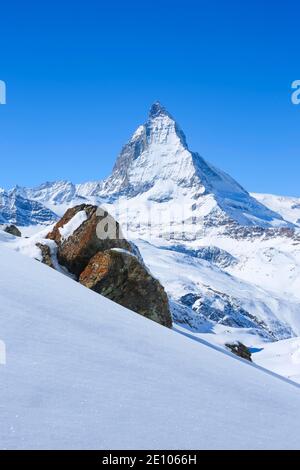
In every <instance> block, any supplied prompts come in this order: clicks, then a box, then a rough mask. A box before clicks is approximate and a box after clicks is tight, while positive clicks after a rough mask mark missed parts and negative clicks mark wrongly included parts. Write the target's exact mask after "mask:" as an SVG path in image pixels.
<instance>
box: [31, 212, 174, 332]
mask: <svg viewBox="0 0 300 470" xmlns="http://www.w3.org/2000/svg"><path fill="white" fill-rule="evenodd" d="M80 211H85V213H86V215H87V218H86V220H85V221H84V222H83V223H82V224H81V225H80V226H79V227H78V228H77V229H76V230H75V231H74V232H73V233H71V234H70V236H69V237H68V238H66V239H64V238H63V237H62V235H61V232H60V229H61V228H62V227H64V226H65V225H66V224H67V223H69V222H70V221H71V220H72V219H73V217H75V216H76V214H78V213H79V212H80ZM99 224H100V226H99ZM107 224H112V225H114V227H115V235H116V236H115V237H112V238H105V236H103V228H104V229H105V230H106V229H107V228H108V227H106V225H107ZM99 227H100V228H99ZM101 228H102V230H100V229H101ZM104 235H105V234H104ZM47 238H48V239H50V240H53V241H55V243H56V245H57V260H58V262H59V264H60V265H62V266H64V267H65V268H67V270H68V271H69V272H70V273H72V274H74V275H75V276H76V278H77V280H79V282H80V283H81V284H83V285H84V286H86V287H88V288H89V289H92V290H93V291H95V292H98V293H99V294H102V295H104V296H105V297H107V298H109V299H111V300H113V301H114V302H117V303H119V304H120V305H123V306H124V307H126V308H129V309H130V310H133V311H134V312H137V313H139V314H140V315H143V316H145V317H147V318H149V319H151V320H153V321H156V322H158V323H160V324H162V325H164V326H167V327H171V326H172V317H171V313H170V308H169V302H168V297H167V294H166V292H165V290H164V288H163V287H162V286H161V284H160V283H159V281H158V280H156V279H155V278H153V276H152V275H151V274H150V272H149V271H148V270H147V268H146V267H145V265H144V264H143V261H142V259H141V256H140V253H139V251H138V249H137V247H136V246H135V245H134V244H132V243H129V242H128V241H127V240H126V239H124V238H123V236H122V233H121V229H120V226H119V224H118V223H116V222H115V221H114V219H112V217H111V216H110V215H109V214H108V213H107V212H104V211H102V212H101V210H100V211H99V210H98V208H97V207H96V206H92V205H86V204H82V205H79V206H76V207H74V208H72V209H69V210H68V211H67V212H66V214H65V215H64V216H63V218H62V219H61V220H60V221H59V222H58V223H57V224H56V225H55V227H54V229H53V230H52V232H51V233H49V234H48V236H47ZM38 246H39V245H38ZM39 248H40V249H41V250H42V254H43V262H45V263H46V264H48V265H49V266H50V265H52V260H51V253H50V249H49V247H47V246H45V245H40V246H39ZM50 263H51V264H50ZM52 267H53V266H52Z"/></svg>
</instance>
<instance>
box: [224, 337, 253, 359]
mask: <svg viewBox="0 0 300 470" xmlns="http://www.w3.org/2000/svg"><path fill="white" fill-rule="evenodd" d="M225 346H226V347H227V348H228V349H230V351H231V352H232V353H233V354H235V355H236V356H239V357H242V358H243V359H247V361H250V362H252V359H251V352H250V350H249V348H247V346H245V345H244V344H243V343H241V342H240V341H237V342H235V343H227V344H225Z"/></svg>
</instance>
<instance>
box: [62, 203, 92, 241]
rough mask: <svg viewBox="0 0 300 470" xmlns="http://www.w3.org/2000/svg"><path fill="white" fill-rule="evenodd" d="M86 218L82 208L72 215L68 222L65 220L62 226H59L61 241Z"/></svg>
mask: <svg viewBox="0 0 300 470" xmlns="http://www.w3.org/2000/svg"><path fill="white" fill-rule="evenodd" d="M86 220H87V214H86V212H85V211H84V210H83V211H79V212H77V214H75V215H74V217H72V219H71V220H69V222H67V223H66V224H65V225H64V226H63V227H60V228H59V233H60V235H61V239H62V241H65V240H68V238H70V237H71V236H72V235H73V233H74V232H75V230H77V229H78V228H79V227H80V225H82V224H83V222H85V221H86Z"/></svg>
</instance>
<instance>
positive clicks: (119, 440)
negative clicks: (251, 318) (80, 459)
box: [0, 246, 300, 449]
mask: <svg viewBox="0 0 300 470" xmlns="http://www.w3.org/2000/svg"><path fill="white" fill-rule="evenodd" d="M0 259H1V267H2V269H1V272H0V309H1V310H0V311H1V315H0V337H1V340H2V341H4V342H5V344H6V349H7V364H6V365H5V366H3V365H1V366H0V380H1V388H0V404H1V406H0V422H1V427H0V447H1V448H2V449H32V448H34V449H132V448H134V449H136V448H141V449H149V448H151V449H164V448H169V449H178V448H180V449H198V448H199V449H200V448H201V449H202V448H203V449H231V448H236V449H238V448H243V449H253V448H255V449H260V448H266V449H273V448H277V449H279V448H280V449H290V448H298V447H299V435H300V394H299V388H297V387H296V386H295V385H292V384H291V383H288V382H286V381H284V380H282V379H279V378H278V377H275V376H272V375H271V374H270V373H268V372H266V371H264V370H261V369H259V368H256V367H253V366H251V365H250V364H248V363H246V362H245V361H243V360H239V359H236V358H235V357H233V356H232V355H231V354H223V353H221V352H220V351H219V350H217V349H215V348H213V347H211V346H210V345H209V344H207V343H205V342H204V341H201V340H199V341H194V340H192V339H191V338H189V337H187V336H184V335H182V334H179V333H177V332H174V331H171V330H168V329H167V328H164V327H162V326H160V325H158V324H156V323H154V322H151V321H150V320H147V319H145V318H143V317H142V316H139V315H137V314H135V313H133V312H130V311H128V310H126V309H124V308H122V307H120V306H118V305H116V304H114V303H113V302H111V301H109V300H107V299H105V298H103V297H101V296H100V295H98V294H96V293H94V292H92V291H90V290H88V289H86V288H84V287H83V286H81V285H79V284H78V283H76V282H74V281H72V280H70V279H69V278H67V277H65V276H63V275H61V274H60V273H57V272H56V271H54V270H52V269H49V268H48V267H47V266H44V265H42V264H40V263H39V262H37V261H34V260H30V259H29V258H26V257H24V256H22V255H20V254H18V253H15V252H13V251H11V250H7V249H6V248H4V247H2V246H0Z"/></svg>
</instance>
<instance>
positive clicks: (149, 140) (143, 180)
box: [99, 102, 289, 227]
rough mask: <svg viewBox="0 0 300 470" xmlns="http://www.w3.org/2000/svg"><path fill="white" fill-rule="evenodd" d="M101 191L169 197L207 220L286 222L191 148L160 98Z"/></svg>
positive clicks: (159, 200) (106, 194) (110, 195)
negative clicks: (160, 101)
mask: <svg viewBox="0 0 300 470" xmlns="http://www.w3.org/2000/svg"><path fill="white" fill-rule="evenodd" d="M99 196H101V197H103V198H107V197H108V198H109V199H113V200H116V199H119V198H120V197H121V198H123V197H126V198H127V199H132V198H139V200H143V201H150V202H153V201H154V202H156V203H165V202H167V201H170V202H171V201H172V202H175V203H178V204H180V205H186V206H188V209H187V212H188V213H189V214H188V218H189V217H190V216H193V217H194V216H196V217H197V218H198V219H201V220H202V219H203V217H204V218H205V219H206V222H207V224H208V225H211V224H212V223H213V224H214V225H220V224H221V225H224V223H226V222H230V221H233V222H237V223H239V224H241V225H246V226H247V225H258V226H263V227H269V226H277V227H278V226H287V225H289V224H288V223H287V222H286V221H285V220H283V218H282V217H281V215H279V214H277V213H275V212H273V211H271V210H270V209H268V208H266V207H265V206H264V205H263V204H261V203H260V202H258V201H257V200H256V199H254V198H253V197H252V196H251V195H250V194H249V193H248V192H247V191H246V190H245V189H244V188H242V187H241V186H240V185H239V184H238V183H237V182H236V181H235V180H234V179H233V178H231V177H230V176H229V175H227V174H226V173H224V172H223V171H221V170H219V169H217V168H215V167H214V166H213V165H211V164H210V163H208V162H207V161H206V160H204V159H203V158H202V157H201V156H200V155H199V154H198V153H196V152H192V151H191V150H190V149H189V147H188V144H187V140H186V137H185V135H184V133H183V131H182V130H181V129H180V127H179V125H178V124H177V122H176V121H175V120H174V118H173V117H172V116H171V114H170V113H169V112H168V111H167V110H166V108H164V107H163V106H162V105H161V104H160V103H159V102H156V103H154V104H153V105H152V107H151V109H150V113H149V117H148V120H147V121H146V123H145V124H144V125H141V126H139V127H138V128H137V130H136V131H135V132H134V134H133V135H132V137H131V139H130V140H129V142H128V143H127V144H126V145H125V146H124V147H123V149H122V151H121V153H120V154H119V156H118V158H117V161H116V164H115V166H114V168H113V172H112V174H111V176H109V177H108V178H107V179H106V180H105V181H104V182H103V185H102V186H101V188H99ZM191 211H192V212H193V214H190V212H191Z"/></svg>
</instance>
